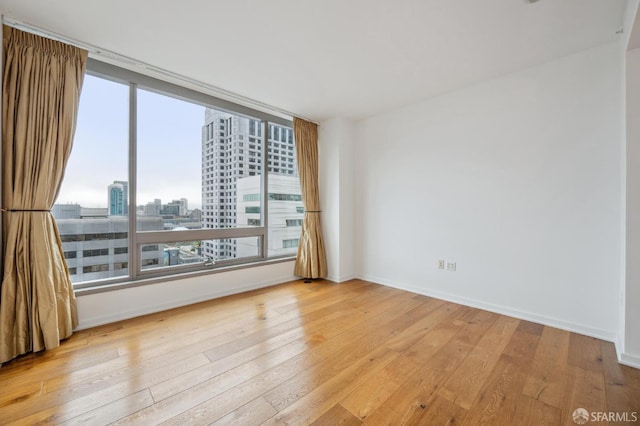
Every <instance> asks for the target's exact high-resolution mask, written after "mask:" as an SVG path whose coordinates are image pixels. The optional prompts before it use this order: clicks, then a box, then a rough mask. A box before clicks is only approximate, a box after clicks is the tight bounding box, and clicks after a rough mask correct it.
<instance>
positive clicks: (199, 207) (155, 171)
mask: <svg viewBox="0 0 640 426" xmlns="http://www.w3.org/2000/svg"><path fill="white" fill-rule="evenodd" d="M261 133H262V131H261V127H260V122H259V121H257V120H253V119H249V118H247V117H241V116H238V115H234V114H229V113H226V112H222V111H218V110H214V109H211V108H205V107H202V106H200V105H196V104H193V103H190V102H186V101H183V100H179V99H175V98H172V97H169V96H166V95H162V94H158V93H154V92H150V91H146V90H142V89H140V90H138V153H137V160H138V198H137V199H138V202H139V204H140V205H139V206H138V210H137V211H138V215H139V216H140V217H143V216H144V217H159V218H161V220H162V221H163V229H165V230H173V229H200V228H204V229H222V228H236V227H246V226H260V223H259V216H260V215H259V207H260V199H261V195H260V194H261V191H260V188H261V186H260V175H261V159H262V153H261V150H262V138H261V137H262V135H261ZM243 180H246V182H245V183H244V187H246V188H247V190H250V191H251V194H250V195H251V197H254V198H255V199H256V201H255V202H254V203H253V204H252V206H257V207H258V214H257V215H253V216H252V217H251V219H252V220H251V221H249V220H247V218H244V217H242V218H240V217H239V213H240V212H239V207H240V206H239V202H240V200H241V199H242V195H241V194H239V193H238V191H239V186H240V182H241V181H243ZM243 214H244V213H243ZM139 230H140V229H139ZM201 251H202V254H203V256H208V257H210V258H212V259H218V258H222V257H224V256H231V257H236V253H233V252H232V253H228V252H227V251H226V248H225V247H223V246H220V245H218V244H213V243H212V242H209V241H203V242H202V247H201Z"/></svg>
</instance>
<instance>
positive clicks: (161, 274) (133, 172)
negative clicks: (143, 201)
mask: <svg viewBox="0 0 640 426" xmlns="http://www.w3.org/2000/svg"><path fill="white" fill-rule="evenodd" d="M86 74H87V75H91V76H94V77H97V78H102V79H105V80H108V81H112V82H115V83H119V84H123V85H125V86H128V88H129V114H128V121H129V122H128V124H129V132H128V139H129V140H128V179H129V180H128V182H129V194H128V203H129V209H128V210H129V211H128V215H127V219H128V238H127V239H128V243H129V245H128V272H129V273H128V275H124V276H119V277H113V278H104V279H100V280H88V281H82V282H79V283H75V284H74V285H73V288H74V289H75V290H89V289H91V290H93V289H96V290H97V289H101V288H105V287H109V286H111V285H116V284H117V285H118V288H121V287H122V285H126V284H127V283H129V284H131V285H140V283H141V282H143V281H144V283H152V282H158V281H167V280H175V279H180V278H186V277H188V276H198V275H202V274H208V273H214V272H220V271H224V270H228V269H229V268H230V267H253V266H260V265H265V264H270V263H273V262H274V261H275V262H277V261H289V260H292V259H295V255H281V256H271V257H269V256H268V247H269V245H268V243H269V242H268V238H269V218H268V210H269V209H268V202H269V193H268V188H269V176H268V175H269V167H268V164H267V161H268V160H267V159H268V155H267V149H268V145H269V133H270V132H269V125H270V124H275V125H279V126H284V127H288V128H290V129H293V121H292V119H291V118H290V117H288V118H284V117H282V116H278V115H274V114H270V113H268V112H265V111H260V110H256V109H254V108H250V107H247V106H244V105H240V104H237V103H234V102H231V101H228V100H225V99H222V98H218V97H216V96H213V95H210V94H207V93H205V92H204V91H199V90H195V89H192V88H188V87H185V86H181V85H177V84H174V83H171V82H168V81H164V80H160V79H157V78H155V77H151V76H148V75H144V74H140V73H138V72H135V71H131V70H128V69H125V68H121V67H119V66H116V65H112V64H109V63H106V62H102V61H99V60H96V59H94V58H88V60H87V66H86ZM138 89H143V90H146V91H150V92H154V93H156V94H159V95H163V96H169V97H172V98H175V99H178V100H182V101H186V102H191V103H195V104H198V105H201V106H203V107H209V108H213V109H216V110H219V111H223V112H227V113H229V114H234V115H239V116H244V117H247V118H250V119H252V120H258V122H259V123H258V126H261V127H262V129H261V132H262V150H261V152H259V153H258V157H257V159H258V162H256V164H260V165H261V168H262V170H261V179H260V187H261V194H260V218H261V226H247V227H238V228H219V229H205V228H203V229H193V230H179V231H174V230H171V231H165V230H162V231H138V230H137V208H135V206H137V205H138V202H137V163H138V157H137V142H138V141H137V91H138ZM198 89H201V90H206V88H205V87H198ZM291 132H293V130H291ZM253 137H255V138H260V136H257V135H253ZM260 154H261V156H260ZM132 206H134V208H131V207H132ZM242 237H258V238H259V248H260V249H259V255H258V256H250V257H243V258H239V259H223V260H216V261H215V262H213V263H210V262H200V263H196V264H185V265H175V266H167V267H161V268H150V269H146V270H143V269H142V247H143V246H146V245H149V244H165V243H175V242H181V241H197V240H200V241H204V240H216V239H228V238H242ZM122 255H124V253H122Z"/></svg>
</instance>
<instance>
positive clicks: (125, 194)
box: [107, 180, 129, 216]
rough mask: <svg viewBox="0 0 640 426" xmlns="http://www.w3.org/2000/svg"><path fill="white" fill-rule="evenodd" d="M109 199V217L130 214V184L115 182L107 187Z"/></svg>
mask: <svg viewBox="0 0 640 426" xmlns="http://www.w3.org/2000/svg"><path fill="white" fill-rule="evenodd" d="M107 193H108V197H109V203H108V207H109V216H126V215H128V214H129V182H126V181H121V180H114V181H113V183H112V184H111V185H109V186H108V187H107Z"/></svg>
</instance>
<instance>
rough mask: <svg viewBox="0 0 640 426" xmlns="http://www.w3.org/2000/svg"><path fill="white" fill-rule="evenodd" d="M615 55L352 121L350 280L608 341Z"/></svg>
mask: <svg viewBox="0 0 640 426" xmlns="http://www.w3.org/2000/svg"><path fill="white" fill-rule="evenodd" d="M622 63H623V61H622V57H621V53H620V49H619V46H618V45H616V44H609V45H605V46H601V47H598V48H595V49H591V50H588V51H585V52H581V53H578V54H575V55H572V56H569V57H566V58H563V59H560V60H556V61H554V62H551V63H547V64H544V65H542V66H537V67H534V68H529V69H527V70H524V71H521V72H518V73H515V74H511V75H508V76H505V77H502V78H499V79H496V80H492V81H488V82H484V83H480V84H477V85H474V86H472V87H468V88H466V89H463V90H459V91H455V92H452V93H448V94H445V95H443V96H440V97H437V98H433V99H430V100H427V101H424V102H422V103H419V104H416V105H412V106H409V107H405V108H402V109H398V110H395V111H392V112H389V113H386V114H383V115H379V116H375V117H372V118H369V119H366V120H363V121H361V122H359V123H358V125H357V129H356V130H357V133H356V139H357V147H356V152H357V158H358V159H357V173H356V176H357V192H358V198H357V202H356V207H357V208H356V211H357V212H358V214H357V221H356V223H357V224H358V231H357V235H358V237H357V243H358V245H357V250H356V253H359V256H360V257H359V259H358V274H359V276H361V277H362V278H364V279H368V280H371V281H375V282H378V283H383V284H387V285H391V286H395V287H400V288H404V289H407V290H411V291H415V292H419V293H424V294H428V295H434V296H436V297H440V298H444V299H448V300H454V301H460V302H463V303H466V304H468V305H472V306H479V307H482V308H485V309H489V310H494V311H498V312H502V313H506V314H510V315H514V316H517V317H521V318H528V319H531V320H534V321H538V322H542V323H546V324H550V325H554V326H557V327H561V328H566V329H571V330H575V331H578V332H581V333H585V334H589V335H593V336H597V337H601V338H605V339H609V340H615V338H616V336H617V335H618V331H619V321H620V317H619V315H618V313H619V303H620V302H619V299H620V294H621V292H622V289H621V280H622V274H621V268H620V265H621V264H623V263H622V262H623V260H622V256H623V254H622V247H623V245H622V238H621V236H622V235H621V234H622V233H621V230H622V229H624V225H623V223H622V218H623V217H624V215H623V212H622V207H621V206H622V205H623V204H622V201H621V200H622V197H623V190H622V185H621V182H620V173H621V172H620V170H621V167H622V163H623V161H622V159H623V158H624V157H623V155H624V153H623V151H622V150H623V135H622V129H621V124H620V123H621V121H620V117H621V115H622V113H623V112H622V105H623V98H622V87H623V83H622V81H621V79H622V75H623V74H622ZM437 259H446V260H453V261H456V262H457V271H456V272H444V271H440V270H438V269H437Z"/></svg>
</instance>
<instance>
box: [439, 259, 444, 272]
mask: <svg viewBox="0 0 640 426" xmlns="http://www.w3.org/2000/svg"><path fill="white" fill-rule="evenodd" d="M438 269H442V270H444V260H443V259H440V260H438Z"/></svg>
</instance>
